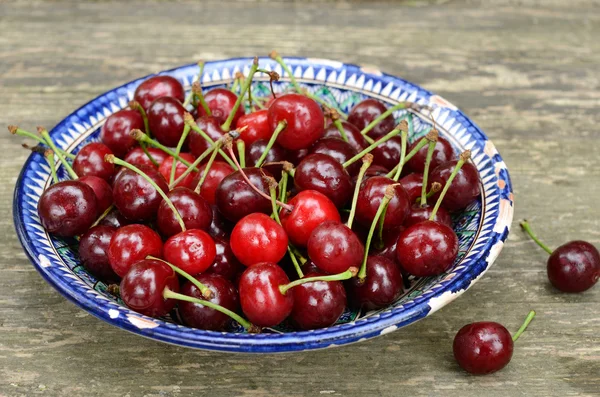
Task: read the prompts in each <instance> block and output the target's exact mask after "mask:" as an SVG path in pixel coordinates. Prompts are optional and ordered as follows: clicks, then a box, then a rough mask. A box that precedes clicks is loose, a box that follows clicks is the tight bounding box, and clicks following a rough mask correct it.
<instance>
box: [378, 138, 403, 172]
mask: <svg viewBox="0 0 600 397" xmlns="http://www.w3.org/2000/svg"><path fill="white" fill-rule="evenodd" d="M407 153H408V151H407ZM371 154H373V164H375V165H380V166H382V167H383V168H385V169H387V170H392V169H393V168H394V167H396V166H397V165H398V163H399V162H400V155H401V154H402V138H400V137H399V136H395V137H393V138H391V139H390V140H388V141H385V142H383V143H381V144H379V145H378V146H377V147H376V148H375V149H373V150H372V151H371Z"/></svg>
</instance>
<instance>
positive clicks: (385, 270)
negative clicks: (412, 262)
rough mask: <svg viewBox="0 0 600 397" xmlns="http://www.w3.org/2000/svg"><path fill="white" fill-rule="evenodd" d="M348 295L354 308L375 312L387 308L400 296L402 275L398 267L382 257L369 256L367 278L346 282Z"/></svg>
mask: <svg viewBox="0 0 600 397" xmlns="http://www.w3.org/2000/svg"><path fill="white" fill-rule="evenodd" d="M348 286H349V288H348V295H349V298H350V301H351V302H352V303H353V305H354V306H356V307H363V308H364V309H365V310H375V309H380V308H382V307H387V306H389V305H391V304H392V303H394V302H395V301H396V300H397V299H398V298H399V297H400V295H402V288H403V283H402V274H401V273H400V269H399V268H398V265H396V264H395V263H394V262H393V261H391V260H389V259H388V258H385V257H383V256H369V257H368V259H367V276H366V278H365V279H364V281H363V282H362V283H360V281H359V280H358V279H356V278H355V279H352V280H350V281H349V282H348Z"/></svg>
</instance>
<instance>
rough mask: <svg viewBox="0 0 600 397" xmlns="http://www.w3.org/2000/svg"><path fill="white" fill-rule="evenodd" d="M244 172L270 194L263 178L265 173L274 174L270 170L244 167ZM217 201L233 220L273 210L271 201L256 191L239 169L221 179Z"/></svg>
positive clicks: (221, 209)
mask: <svg viewBox="0 0 600 397" xmlns="http://www.w3.org/2000/svg"><path fill="white" fill-rule="evenodd" d="M244 173H245V174H246V176H247V177H248V179H249V180H250V182H252V184H253V185H254V186H256V187H257V188H259V189H260V190H261V191H262V192H264V193H265V194H267V195H268V194H269V186H268V184H267V182H265V180H264V179H263V173H264V174H265V175H267V176H272V175H271V173H270V172H268V171H266V170H262V169H260V168H244ZM215 202H216V203H217V207H218V208H219V211H220V212H221V214H223V216H224V217H225V218H227V219H229V220H230V221H232V222H237V221H238V220H240V219H242V218H243V217H245V216H246V215H249V214H252V213H254V212H262V213H264V214H269V213H271V211H272V208H271V201H270V200H267V199H266V198H265V197H262V196H261V195H259V194H258V193H256V191H254V189H252V187H251V186H250V185H248V183H246V181H245V180H244V178H243V177H242V175H241V174H240V172H239V171H235V172H234V173H232V174H229V175H228V176H226V177H225V179H223V180H222V181H221V183H220V184H219V187H217V192H216V195H215Z"/></svg>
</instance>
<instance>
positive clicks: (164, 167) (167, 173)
mask: <svg viewBox="0 0 600 397" xmlns="http://www.w3.org/2000/svg"><path fill="white" fill-rule="evenodd" d="M179 156H180V157H181V158H182V159H184V160H186V161H187V162H189V163H193V162H194V160H196V158H195V157H194V156H193V155H192V154H190V153H179ZM172 167H173V157H171V156H169V157H167V158H166V159H165V160H164V161H163V162H162V164H161V165H160V167H158V172H160V173H161V174H162V176H164V177H165V180H167V181H168V180H169V179H170V178H171V168H172ZM187 169H188V167H187V165H185V164H183V163H182V162H181V161H177V165H176V166H175V178H174V179H173V180H175V179H178V178H179V177H180V176H181V174H183V173H184V172H185V171H186V170H187ZM195 176H196V172H195V171H192V172H190V173H189V174H187V176H186V177H185V178H183V180H182V181H181V182H179V183H178V184H177V187H187V188H190V189H193V188H195V187H196V185H194V177H195Z"/></svg>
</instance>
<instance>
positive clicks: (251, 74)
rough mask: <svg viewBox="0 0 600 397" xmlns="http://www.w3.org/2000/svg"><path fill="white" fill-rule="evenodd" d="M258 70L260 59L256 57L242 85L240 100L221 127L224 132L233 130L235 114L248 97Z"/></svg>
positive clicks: (236, 102) (238, 99)
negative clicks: (247, 93) (232, 124)
mask: <svg viewBox="0 0 600 397" xmlns="http://www.w3.org/2000/svg"><path fill="white" fill-rule="evenodd" d="M256 69H258V58H257V57H254V61H253V62H252V66H251V67H250V72H249V73H248V78H246V80H244V84H243V85H242V91H241V92H240V95H238V98H237V100H236V101H235V104H234V105H233V108H232V109H231V112H230V113H229V116H228V117H227V120H225V122H224V123H223V125H221V128H222V129H223V131H229V129H230V128H231V123H232V122H233V118H234V117H235V114H236V113H237V110H238V108H239V107H240V104H241V103H242V101H243V100H244V96H245V95H246V92H247V91H248V89H249V88H250V85H251V84H252V78H253V77H254V73H256Z"/></svg>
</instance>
